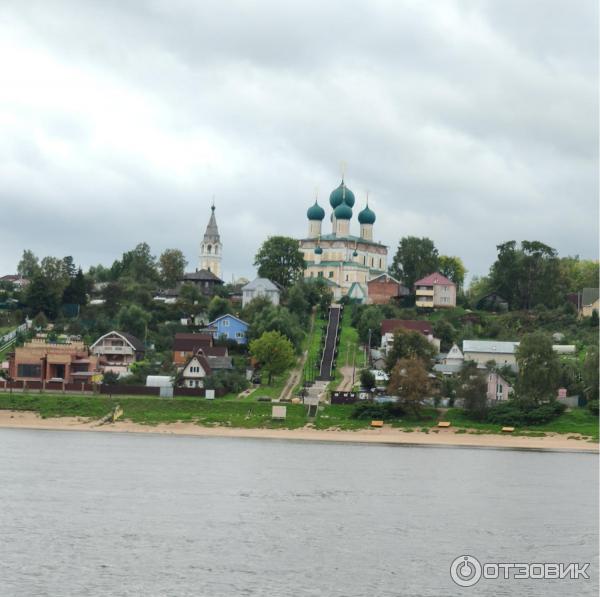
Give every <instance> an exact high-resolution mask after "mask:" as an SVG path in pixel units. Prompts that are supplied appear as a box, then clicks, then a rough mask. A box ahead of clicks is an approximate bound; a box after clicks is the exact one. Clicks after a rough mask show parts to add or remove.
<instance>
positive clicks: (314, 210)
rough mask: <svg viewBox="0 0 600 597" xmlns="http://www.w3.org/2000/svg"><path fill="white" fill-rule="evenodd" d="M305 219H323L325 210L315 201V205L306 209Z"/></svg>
mask: <svg viewBox="0 0 600 597" xmlns="http://www.w3.org/2000/svg"><path fill="white" fill-rule="evenodd" d="M306 217H307V218H308V219H309V220H322V219H323V218H324V217H325V210H324V209H323V208H322V207H321V206H320V205H319V204H318V203H317V201H316V200H315V204H314V205H311V206H310V207H309V208H308V211H307V212H306Z"/></svg>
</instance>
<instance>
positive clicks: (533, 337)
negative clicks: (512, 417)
mask: <svg viewBox="0 0 600 597" xmlns="http://www.w3.org/2000/svg"><path fill="white" fill-rule="evenodd" d="M516 356H517V364H518V366H519V374H518V377H517V383H516V387H515V391H516V394H517V396H518V398H519V400H520V401H522V402H524V403H534V404H539V403H541V402H544V401H547V400H552V399H554V398H556V390H557V388H558V378H559V360H558V356H557V355H556V353H555V352H554V350H553V349H552V339H551V338H550V336H547V335H546V334H544V333H543V332H534V333H532V334H526V335H525V336H523V339H522V340H521V343H520V344H519V347H518V348H517V355H516Z"/></svg>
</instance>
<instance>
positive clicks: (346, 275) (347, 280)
mask: <svg viewBox="0 0 600 597" xmlns="http://www.w3.org/2000/svg"><path fill="white" fill-rule="evenodd" d="M347 281H348V274H346V282H347Z"/></svg>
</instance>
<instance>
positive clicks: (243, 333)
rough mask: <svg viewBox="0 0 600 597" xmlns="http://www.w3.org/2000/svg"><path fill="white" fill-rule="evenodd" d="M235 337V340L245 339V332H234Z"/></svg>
mask: <svg viewBox="0 0 600 597" xmlns="http://www.w3.org/2000/svg"><path fill="white" fill-rule="evenodd" d="M235 337H236V338H245V337H246V334H245V332H236V333H235Z"/></svg>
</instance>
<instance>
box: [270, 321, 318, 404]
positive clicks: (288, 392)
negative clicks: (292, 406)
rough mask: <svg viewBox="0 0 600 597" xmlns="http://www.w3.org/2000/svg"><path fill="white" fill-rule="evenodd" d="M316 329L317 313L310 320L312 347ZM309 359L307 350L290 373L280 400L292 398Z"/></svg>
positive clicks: (309, 339) (309, 335)
mask: <svg viewBox="0 0 600 597" xmlns="http://www.w3.org/2000/svg"><path fill="white" fill-rule="evenodd" d="M314 327H315V313H313V314H312V315H311V318H310V331H309V332H308V342H309V347H310V341H311V340H312V335H313V331H314ZM307 358H308V350H305V351H304V352H303V353H302V356H301V357H300V360H299V361H298V364H297V365H296V367H295V368H294V369H292V371H291V373H290V377H289V379H288V380H287V383H286V384H285V386H284V388H283V390H282V391H281V394H279V400H282V399H288V398H291V397H292V394H293V392H294V388H295V387H296V386H297V385H298V384H299V383H300V381H301V379H302V371H304V363H306V359H307Z"/></svg>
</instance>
